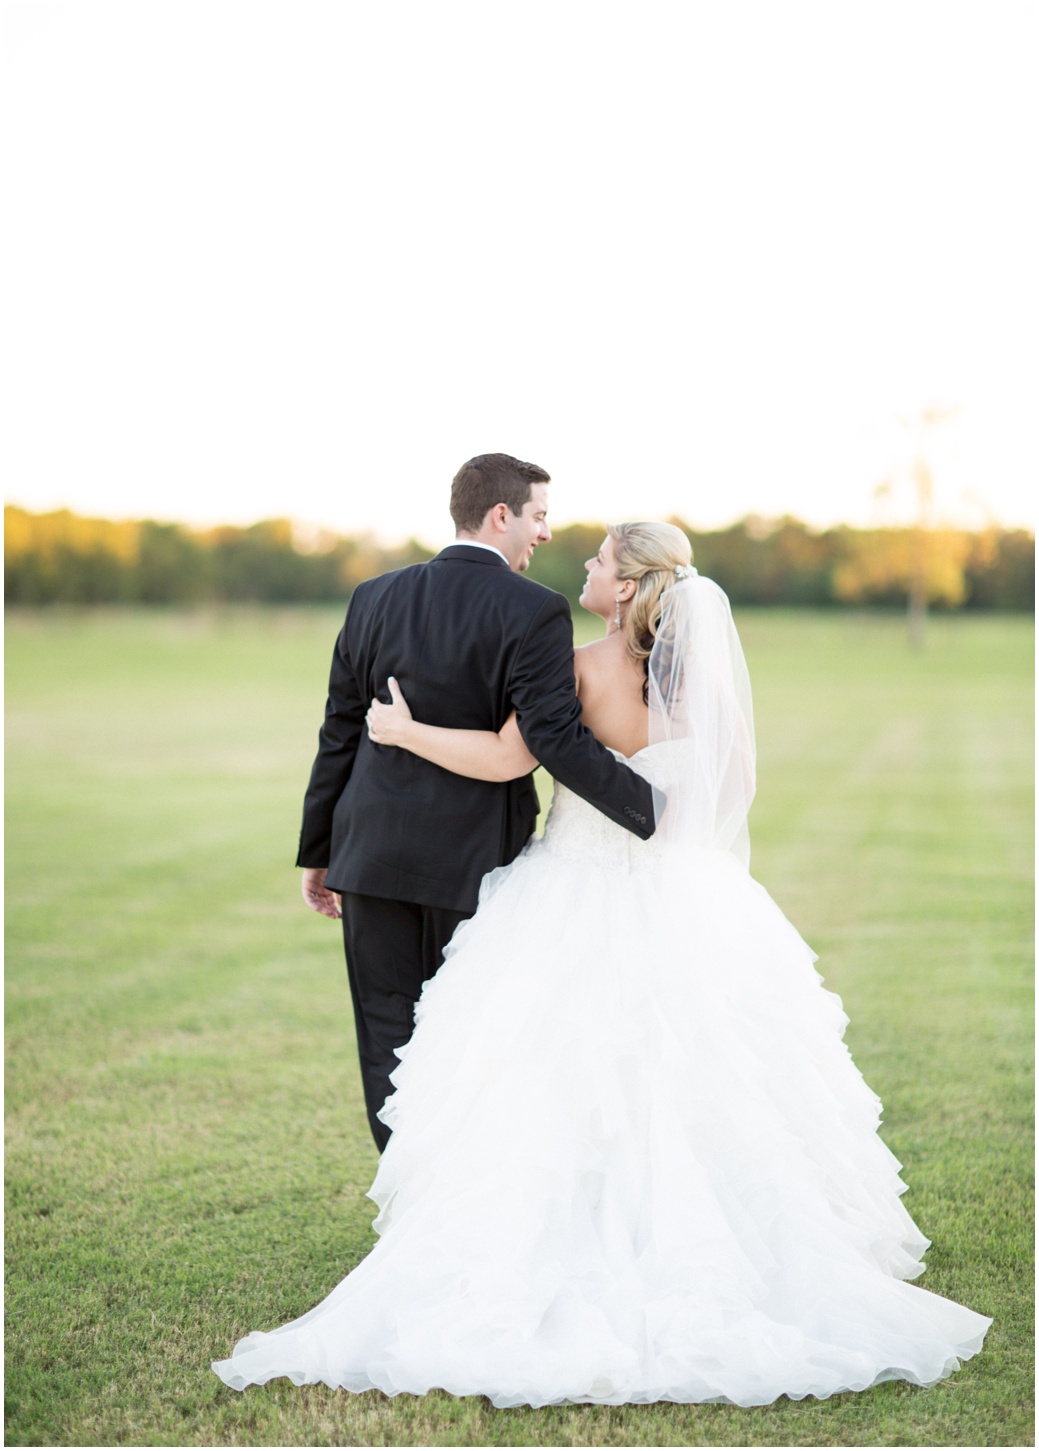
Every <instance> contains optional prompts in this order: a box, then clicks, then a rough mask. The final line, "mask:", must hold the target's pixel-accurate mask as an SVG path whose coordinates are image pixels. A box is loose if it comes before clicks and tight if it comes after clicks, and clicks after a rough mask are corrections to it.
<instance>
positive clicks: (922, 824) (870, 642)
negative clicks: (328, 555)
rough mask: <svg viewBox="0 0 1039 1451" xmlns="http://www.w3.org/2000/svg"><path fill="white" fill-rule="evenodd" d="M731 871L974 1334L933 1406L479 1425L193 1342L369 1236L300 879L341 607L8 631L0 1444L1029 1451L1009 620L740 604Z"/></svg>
mask: <svg viewBox="0 0 1039 1451" xmlns="http://www.w3.org/2000/svg"><path fill="white" fill-rule="evenodd" d="M740 625H741V630H742V634H743V638H744V643H745V648H746V652H747V656H748V661H749V664H750V668H751V675H752V679H753V681H754V686H755V703H756V712H757V727H758V745H759V762H760V771H759V795H758V801H757V803H756V805H755V808H754V813H753V815H752V818H751V828H752V835H753V842H754V856H753V861H752V868H753V871H754V874H755V876H757V877H758V879H759V880H760V881H762V882H763V883H764V884H765V885H766V887H767V888H768V889H769V891H770V892H771V893H772V895H773V896H774V897H775V898H776V900H777V901H778V902H779V904H780V906H781V907H782V908H783V909H784V911H785V912H786V913H787V915H788V916H789V917H790V918H791V919H792V921H793V922H794V923H795V925H797V927H798V928H799V929H800V931H801V932H802V934H803V935H804V936H805V938H806V939H807V940H808V941H809V942H810V943H811V944H812V946H813V947H814V948H815V950H816V951H817V952H818V953H819V954H820V962H819V967H820V970H821V971H822V972H823V973H824V975H825V977H826V980H827V985H828V986H829V987H830V988H832V989H834V990H835V991H837V992H839V993H840V994H841V995H842V997H843V998H844V1002H845V1007H846V1009H847V1010H848V1012H849V1014H850V1016H851V1028H850V1029H849V1033H848V1039H849V1043H850V1045H851V1048H852V1051H853V1052H854V1054H855V1056H856V1060H857V1062H858V1064H859V1066H860V1067H861V1068H862V1070H863V1072H864V1074H865V1076H866V1078H867V1080H868V1081H869V1083H870V1084H871V1085H872V1086H873V1087H874V1088H875V1089H876V1090H877V1092H878V1093H879V1094H880V1095H881V1096H882V1098H883V1099H884V1103H885V1127H884V1134H885V1137H886V1139H887V1142H888V1143H889V1144H890V1145H891V1147H892V1149H893V1150H894V1152H895V1153H896V1154H897V1155H898V1156H899V1158H901V1159H902V1160H903V1161H904V1163H905V1166H906V1168H905V1174H906V1177H907V1179H908V1182H909V1185H910V1192H909V1195H908V1197H907V1200H906V1203H907V1206H908V1208H909V1210H910V1212H911V1213H912V1214H913V1216H914V1217H915V1218H916V1219H917V1221H918V1223H919V1224H920V1225H921V1227H922V1228H923V1230H924V1231H925V1233H927V1234H928V1235H929V1236H930V1237H931V1238H932V1239H933V1241H934V1248H933V1249H932V1251H931V1253H930V1256H929V1260H928V1263H929V1268H928V1270H927V1273H926V1275H925V1276H924V1278H923V1280H922V1282H921V1283H922V1284H923V1285H924V1286H926V1287H927V1288H929V1289H932V1290H936V1291H939V1292H941V1293H944V1294H948V1295H951V1296H953V1297H954V1298H956V1299H959V1300H962V1301H964V1302H965V1303H966V1304H968V1305H970V1306H972V1307H973V1308H974V1309H976V1310H979V1311H981V1312H983V1313H985V1314H988V1315H992V1316H994V1317H995V1324H994V1326H993V1328H992V1330H991V1332H990V1334H989V1338H988V1341H987V1344H986V1347H985V1349H984V1351H983V1352H982V1354H981V1355H980V1356H978V1357H977V1358H976V1359H975V1360H973V1361H971V1362H970V1363H969V1364H968V1365H967V1366H966V1367H964V1369H963V1370H962V1371H961V1372H960V1374H959V1375H958V1376H955V1377H954V1378H952V1379H951V1380H950V1381H948V1382H945V1383H943V1384H942V1385H940V1386H937V1387H935V1388H934V1389H932V1390H929V1391H923V1390H920V1389H919V1388H914V1387H910V1386H906V1385H902V1384H896V1383H888V1384H885V1385H883V1386H880V1387H877V1388H876V1389H874V1390H872V1391H869V1392H866V1393H864V1394H862V1395H858V1396H854V1395H845V1396H837V1397H834V1398H832V1399H831V1400H829V1401H826V1402H821V1403H820V1402H815V1401H808V1402H803V1403H800V1404H797V1403H791V1402H788V1401H786V1400H782V1401H780V1402H778V1403H776V1404H775V1405H774V1406H772V1407H769V1408H765V1409H754V1410H742V1409H739V1408H735V1407H729V1406H652V1407H632V1406H627V1407H620V1408H605V1407H587V1406H585V1407H565V1408H549V1409H545V1410H540V1411H532V1410H529V1409H519V1410H507V1411H498V1410H494V1409H493V1408H492V1407H490V1406H489V1404H488V1403H487V1402H486V1401H484V1400H482V1399H468V1400H454V1399H452V1398H451V1397H449V1396H446V1395H444V1394H442V1393H435V1394H433V1395H430V1396H428V1397H426V1398H424V1399H414V1398H410V1397H406V1396H401V1397H398V1398H397V1399H396V1400H393V1401H390V1400H387V1399H384V1398H383V1397H382V1396H380V1395H379V1394H377V1393H371V1394H368V1395H365V1396H360V1397H355V1396H349V1395H347V1394H345V1393H333V1392H330V1391H328V1390H327V1389H325V1388H324V1387H309V1388H306V1389H303V1390H297V1389H296V1388H294V1387H293V1386H291V1385H290V1384H288V1383H287V1382H275V1383H272V1385H270V1386H268V1387H266V1388H253V1389H250V1390H249V1391H248V1392H246V1393H245V1394H244V1395H239V1394H236V1393H235V1392H232V1391H229V1390H227V1389H226V1388H225V1387H224V1386H223V1385H222V1384H221V1383H220V1382H219V1381H218V1380H217V1379H216V1377H215V1376H214V1375H213V1374H212V1373H211V1372H210V1370H209V1362H210V1360H211V1359H213V1358H215V1357H220V1356H224V1355H226V1354H227V1353H228V1351H229V1349H230V1347H231V1345H232V1344H233V1342H234V1341H235V1339H236V1338H238V1337H239V1336H240V1335H242V1334H244V1333H245V1332H246V1331H248V1330H250V1329H254V1328H271V1327H273V1326H275V1325H278V1324H280V1323H282V1322H283V1321H285V1320H287V1319H289V1318H291V1317H293V1316H295V1315H298V1314H300V1313H302V1312H303V1311H304V1310H306V1309H309V1308H310V1306H311V1305H312V1304H314V1302H315V1301H316V1300H318V1299H319V1298H320V1297H321V1296H323V1295H324V1294H325V1293H327V1291H328V1290H330V1289H331V1288H332V1286H333V1285H334V1284H335V1283H336V1282H337V1281H338V1280H339V1279H340V1278H341V1277H342V1275H343V1274H344V1272H345V1271H346V1270H348V1269H349V1268H351V1267H352V1266H353V1265H354V1264H356V1263H357V1261H358V1260H359V1259H360V1258H361V1257H362V1256H363V1255H364V1254H365V1252H366V1251H367V1249H368V1248H369V1246H370V1245H371V1243H372V1234H371V1229H370V1222H371V1218H372V1215H373V1212H374V1211H373V1207H372V1206H371V1204H370V1203H369V1201H368V1200H366V1199H365V1197H364V1191H365V1190H366V1188H367V1186H368V1184H369V1182H370V1179H371V1177H372V1174H373V1171H374V1167H375V1151H374V1148H373V1146H372V1144H371V1142H370V1140H369V1136H368V1130H367V1126H366V1124H365V1121H364V1115H363V1112H362V1108H361V1098H360V1088H359V1082H358V1077H357V1070H356V1064H355V1056H354V1047H353V1041H352V1024H351V1019H350V1010H349V1001H348V995H347V991H346V983H345V973H344V970H343V965H342V960H341V951H340V945H339V937H338V932H337V928H336V925H335V924H332V923H330V922H328V921H326V920H325V919H323V918H319V917H317V916H314V915H312V914H310V913H308V912H307V911H306V910H305V909H304V908H303V906H302V904H301V902H300V900H299V895H298V874H297V873H296V872H295V871H294V869H293V866H292V862H293V859H294V855H295V845H296V836H297V829H298V816H299V808H300V803H301V798H302V792H303V787H304V784H305V782H306V777H307V773H308V770H309V766H310V761H311V757H312V753H313V749H314V747H315V744H316V734H317V727H318V724H319V722H320V716H321V711H322V707H323V703H324V683H325V675H326V669H327V664H328V660H329V658H330V654H331V648H332V643H333V640H334V636H335V633H336V630H337V628H338V618H337V617H336V616H335V615H334V614H333V613H330V612H327V611H305V610H297V611H283V612H271V613H263V612H251V611H248V610H240V611H234V612H229V613H223V614H221V613H205V614H198V615H191V614H184V615H178V614H162V613H154V614H148V613H140V614H134V613H125V614H120V613H118V612H113V613H104V612H100V613H83V614H74V613H57V614H41V615H22V614H15V615H14V616H13V617H12V618H11V619H10V621H9V625H8V657H7V660H8V664H7V672H8V722H9V737H8V739H9V746H8V836H7V845H8V856H7V863H8V871H7V880H8V899H7V900H8V959H7V964H8V967H7V971H8V977H7V982H8V997H7V1028H8V1041H7V1047H8V1076H7V1105H8V1114H9V1124H8V1160H7V1163H8V1220H7V1256H8V1278H7V1294H8V1320H7V1356H8V1374H7V1395H8V1422H7V1425H8V1444H13V1445H74V1444H81V1445H243V1446H244V1445H299V1446H307V1445H309V1446H330V1445H494V1444H496V1445H520V1446H537V1445H545V1446H561V1445H562V1446H570V1445H573V1446H634V1445H646V1446H664V1445H705V1446H746V1445H753V1446H828V1445H842V1446H896V1445H899V1446H940V1445H983V1446H987V1445H992V1446H996V1445H1001V1446H1005V1445H1025V1444H1031V1435H1032V1421H1031V1413H1030V1404H1031V1391H1032V1363H1031V1249H1032V1232H1031V1219H1030V1214H1031V1177H1030V1175H1031V1104H1032V1091H1031V1083H1030V1066H1031V1039H1030V1028H1031V997H1030V982H1031V978H1030V951H1031V931H1032V926H1031V905H1032V893H1031V872H1032V859H1031V789H1030V787H1031V743H1032V723H1031V709H1032V696H1031V661H1032V622H1031V621H1030V620H1027V619H1022V618H1003V619H999V618H980V619H979V618H974V619H966V618H965V619H955V618H950V619H943V620H939V621H936V622H934V623H933V624H932V626H931V630H930V635H929V639H928V645H927V649H926V651H925V652H924V653H923V654H921V655H919V656H914V655H912V654H911V653H910V652H909V651H908V649H907V646H906V644H905V640H904V632H903V626H902V623H901V621H899V620H896V619H892V618H878V617H869V616H865V617H863V616H855V615H850V614H834V615H817V614H805V615H795V614H780V613H757V614H754V613H749V614H745V615H743V616H741V618H740Z"/></svg>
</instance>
